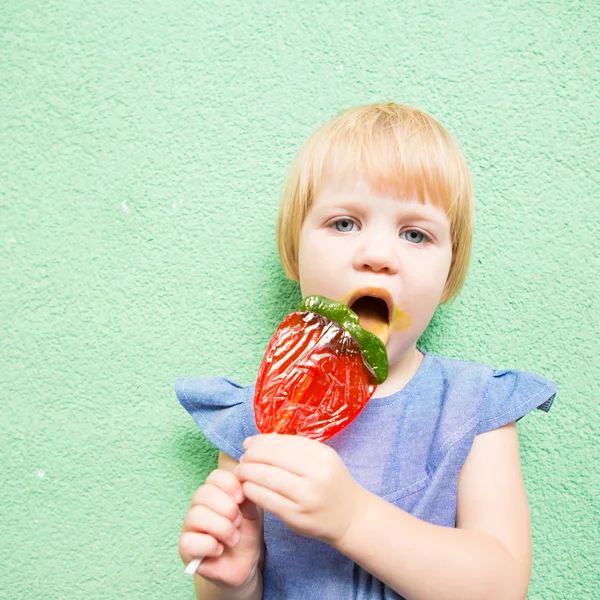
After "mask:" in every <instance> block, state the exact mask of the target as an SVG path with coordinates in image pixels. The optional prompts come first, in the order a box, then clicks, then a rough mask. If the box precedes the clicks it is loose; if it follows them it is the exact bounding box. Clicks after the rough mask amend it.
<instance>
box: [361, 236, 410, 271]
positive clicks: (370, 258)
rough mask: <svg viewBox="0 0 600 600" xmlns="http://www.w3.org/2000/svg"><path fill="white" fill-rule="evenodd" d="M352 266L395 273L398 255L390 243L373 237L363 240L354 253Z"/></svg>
mask: <svg viewBox="0 0 600 600" xmlns="http://www.w3.org/2000/svg"><path fill="white" fill-rule="evenodd" d="M353 263H354V268H355V269H357V270H359V271H374V272H376V273H386V274H388V275H396V274H397V273H398V271H399V269H400V264H399V257H398V256H397V254H396V252H395V250H394V249H393V248H392V247H391V245H389V244H387V243H386V242H384V241H381V240H379V241H378V240H374V239H373V238H371V239H369V240H365V241H364V243H363V244H362V245H361V246H360V247H359V248H358V249H357V251H356V253H355V254H354V260H353Z"/></svg>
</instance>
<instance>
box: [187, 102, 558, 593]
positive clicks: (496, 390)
mask: <svg viewBox="0 0 600 600" xmlns="http://www.w3.org/2000/svg"><path fill="white" fill-rule="evenodd" d="M472 229H473V193H472V188H471V181H470V176H469V171H468V168H467V166H466V164H465V161H464V158H463V156H462V154H461V152H460V150H459V148H458V147H457V145H456V143H455V142H454V140H453V139H452V137H451V136H450V134H449V133H448V132H447V131H446V129H444V127H442V125H440V124H439V123H438V122H437V121H436V120H435V119H434V118H432V117H431V116H430V115H428V114H426V113H424V112H422V111H420V110H417V109H414V108H411V107H407V106H402V105H398V104H393V103H384V104H376V105H369V106H360V107H357V108H355V109H353V110H350V111H347V112H345V113H343V114H341V115H340V116H338V117H337V118H336V119H334V120H333V121H331V122H330V123H328V124H326V125H325V126H323V127H322V128H321V129H319V130H317V131H316V132H315V133H314V134H313V135H312V136H311V137H310V138H309V139H308V140H307V141H306V143H305V144H304V145H303V147H302V148H301V150H300V152H299V153H298V156H297V157H296V159H295V161H294V163H293V165H292V167H291V169H290V172H289V176H288V181H287V185H286V187H285V190H284V193H283V198H282V203H281V209H280V214H279V220H278V225H277V244H278V249H279V254H280V257H281V261H282V264H283V268H284V270H285V272H286V274H287V275H288V276H289V277H290V278H292V279H294V280H297V281H299V282H300V287H301V291H302V295H303V296H307V295H312V294H320V295H322V296H325V297H327V298H330V299H332V300H337V301H338V302H344V303H348V304H350V307H351V308H353V309H354V308H355V310H356V312H357V314H358V315H359V318H361V319H362V318H363V317H364V315H363V314H362V311H363V310H370V311H371V313H373V312H379V313H380V314H382V315H383V316H382V317H381V318H382V319H383V321H384V322H383V326H382V327H381V328H380V332H379V333H378V335H379V336H380V337H381V338H382V340H383V341H384V343H385V345H386V349H387V353H388V358H389V365H390V369H389V376H388V379H387V380H386V381H385V382H384V383H383V384H381V385H380V386H379V387H378V388H377V390H376V392H375V395H374V396H373V398H372V399H371V400H370V401H369V402H368V403H367V405H366V407H365V408H364V409H363V411H362V412H361V413H360V414H359V416H358V417H357V418H356V419H355V420H354V421H353V422H352V423H351V424H350V425H349V426H348V427H347V428H346V429H344V430H342V431H341V432H340V433H338V434H337V435H335V436H334V437H333V438H331V439H330V440H329V441H327V442H325V443H320V442H317V441H314V440H311V439H308V438H304V437H301V436H288V435H257V434H258V431H257V429H256V425H255V422H254V412H253V391H254V386H253V385H249V386H246V387H243V386H240V385H238V384H237V383H234V382H232V381H230V380H228V379H222V378H219V379H215V378H202V379H197V378H195V379H178V380H177V382H176V393H177V397H178V398H179V400H180V401H181V403H182V404H183V406H184V407H185V408H186V409H187V410H188V411H189V413H190V414H191V415H192V417H193V418H194V419H195V421H196V422H197V423H198V425H199V426H200V427H201V429H202V431H203V432H204V434H205V435H206V437H207V438H208V439H209V440H210V441H211V442H212V443H213V444H214V445H216V446H217V447H218V448H219V450H220V454H219V468H218V469H217V470H215V471H213V472H212V473H210V475H209V476H208V478H207V480H206V483H205V484H204V485H203V486H201V487H200V488H199V489H198V490H197V492H196V493H195V495H194V497H193V499H192V504H191V507H190V509H189V511H188V513H187V515H186V516H185V519H184V524H183V530H182V533H181V538H180V543H179V551H180V555H181V558H182V559H183V561H184V562H185V563H186V564H187V563H189V562H190V561H191V560H192V559H194V558H203V560H202V562H201V564H200V566H199V568H198V569H197V572H196V575H195V576H194V581H195V589H196V594H197V596H198V598H202V599H204V600H208V599H212V598H235V599H241V598H265V599H268V600H271V599H274V598H285V599H286V600H296V599H305V598H306V599H311V600H312V599H320V600H350V599H365V600H366V599H370V598H378V599H380V598H384V599H391V598H395V599H398V598H406V599H409V600H445V599H448V600H450V599H452V600H455V599H456V598H461V599H462V600H467V599H469V598H472V599H477V600H480V599H482V598H485V599H486V600H494V599H498V600H518V599H523V598H525V596H526V593H527V587H528V584H529V578H530V570H531V536H530V522H529V512H528V506H527V498H526V495H525V489H524V485H523V480H522V476H521V467H520V461H519V445H518V441H517V430H516V426H515V422H516V421H518V420H519V419H520V418H521V417H523V416H524V415H525V414H527V413H528V412H530V411H531V410H533V409H535V408H540V409H542V410H544V411H546V412H547V411H548V410H549V409H550V406H551V405H552V402H553V400H554V396H555V392H556V386H555V384H554V383H552V382H550V381H548V380H546V379H543V378H542V377H540V376H538V375H534V374H531V373H524V372H520V371H514V370H502V371H499V370H495V369H493V368H491V367H489V366H486V365H483V364H478V363H472V362H467V361H462V360H455V359H449V358H444V357H441V356H438V355H435V354H430V353H428V352H425V351H423V350H422V349H421V348H420V347H419V346H418V344H417V342H418V340H419V337H420V336H421V334H422V333H423V331H424V330H425V328H426V327H427V325H428V323H429V321H430V320H431V318H432V316H433V314H434V311H435V309H436V307H437V306H438V305H439V304H443V303H445V302H447V301H448V300H450V299H452V298H453V297H455V296H456V295H457V294H458V293H459V291H460V289H461V287H462V285H463V282H464V279H465V276H466V273H467V267H468V263H469V257H470V250H471V238H472ZM361 298H362V300H361V302H358V303H356V302H355V301H356V300H358V299H361ZM365 306H366V307H367V308H366V309H365ZM369 307H370V308H369ZM382 307H383V309H382Z"/></svg>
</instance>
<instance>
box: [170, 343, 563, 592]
mask: <svg viewBox="0 0 600 600" xmlns="http://www.w3.org/2000/svg"><path fill="white" fill-rule="evenodd" d="M421 351H422V350H421ZM422 352H423V351H422ZM423 354H424V355H425V356H424V359H423V362H422V363H421V366H420V367H419V370H418V371H417V373H416V374H415V375H414V376H413V378H412V379H411V380H410V381H409V382H408V383H407V384H406V386H405V387H404V388H403V389H402V390H401V391H399V392H396V393H395V394H392V395H391V396H386V397H382V398H371V400H369V402H368V403H367V405H366V407H365V408H364V409H363V410H362V412H361V413H360V414H359V415H358V417H356V419H355V420H354V421H353V422H352V423H351V424H350V425H349V426H348V427H346V429H343V430H342V431H341V432H339V433H338V434H336V435H335V436H334V437H333V438H331V439H330V440H328V441H327V442H325V443H326V444H327V445H329V446H331V447H332V448H334V449H335V450H336V451H337V453H338V454H339V455H340V457H341V458H342V460H343V461H344V463H345V465H346V467H347V468H348V470H349V471H350V473H351V475H352V476H353V477H354V479H355V480H356V481H357V482H358V483H360V485H362V486H363V487H364V488H366V489H367V490H369V491H370V492H373V493H374V494H377V495H378V496H380V497H381V498H383V499H384V500H386V501H388V502H390V503H391V504H393V505H395V506H397V507H399V508H401V509H403V510H405V511H407V512H409V513H410V514H412V515H414V516H416V517H418V518H420V519H423V520H425V521H428V522H430V523H433V524H436V525H443V526H446V527H454V526H455V519H456V489H457V482H458V475H459V473H460V470H461V467H462V466H463V463H464V461H465V459H466V458H467V455H468V453H469V450H470V449H471V445H472V444H473V439H474V438H475V436H476V435H477V434H480V433H484V432H486V431H491V430H493V429H496V428H498V427H501V426H503V425H506V424H507V423H511V422H513V421H518V420H519V419H520V418H522V417H523V416H525V415H526V414H527V413H528V412H530V411H531V410H533V409H535V408H538V409H541V410H543V411H545V412H548V411H549V410H550V407H551V406H552V403H553V401H554V397H555V394H556V384H555V383H553V382H551V381H548V380H546V379H544V378H543V377H540V376H539V375H535V374H533V373H525V372H521V371H513V370H505V371H498V370H495V369H493V368H491V367H489V366H486V365H483V364H479V363H474V362H467V361H462V360H456V359H449V358H444V357H442V356H438V355H435V354H431V353H427V352H423ZM175 391H176V394H177V398H178V399H179V401H180V402H181V404H182V405H183V406H184V407H185V408H186V410H187V411H188V412H189V413H190V415H191V416H192V417H193V418H194V420H195V421H196V423H197V424H198V425H199V426H200V429H202V431H203V433H204V435H205V436H206V437H207V438H208V440H209V441H210V442H211V443H212V444H214V445H215V446H216V447H217V448H219V449H220V450H222V451H223V452H225V453H226V454H229V455H230V456H232V457H233V458H235V459H236V460H239V458H240V456H241V455H242V454H243V452H244V449H243V447H242V442H243V441H244V439H245V438H246V437H248V436H250V435H256V434H257V433H258V431H257V429H256V425H255V422H254V411H253V394H254V384H252V385H249V386H245V387H244V386H240V385H238V384H237V383H234V382H233V381H231V380H229V379H224V378H191V379H177V381H176V383H175ZM374 441H376V443H375V444H374V443H373V442H374ZM264 536H265V547H266V554H265V566H264V570H263V580H264V594H263V598H264V599H265V600H275V599H282V600H283V599H285V600H302V599H305V598H306V599H310V600H314V598H319V600H372V599H375V598H378V599H385V600H391V599H394V600H398V599H401V598H402V597H401V596H400V595H398V594H397V593H396V592H394V591H393V590H392V589H390V588H389V587H387V586H386V585H384V584H383V583H382V582H381V581H380V580H378V579H376V578H375V577H373V576H372V575H371V574H370V573H368V572H367V571H365V570H364V569H362V568H361V567H359V566H358V565H357V564H356V563H354V562H353V561H352V560H350V559H349V558H348V557H346V556H345V555H343V554H341V553H340V552H338V551H337V550H335V549H334V548H332V547H331V546H329V545H327V544H325V543H323V542H319V541H317V540H313V539H308V538H305V537H303V536H300V535H298V534H296V533H294V532H293V531H291V530H290V529H289V528H287V527H286V525H284V524H283V523H282V522H281V520H279V519H278V518H277V517H275V516H273V515H271V514H269V513H267V512H266V511H265V523H264Z"/></svg>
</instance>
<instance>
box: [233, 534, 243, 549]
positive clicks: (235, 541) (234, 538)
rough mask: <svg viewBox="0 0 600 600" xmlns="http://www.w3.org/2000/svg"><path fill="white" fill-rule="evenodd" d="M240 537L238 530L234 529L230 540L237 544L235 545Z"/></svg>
mask: <svg viewBox="0 0 600 600" xmlns="http://www.w3.org/2000/svg"><path fill="white" fill-rule="evenodd" d="M241 537H242V536H241V535H240V532H239V531H236V532H235V533H234V534H233V538H232V539H231V541H232V542H233V545H234V546H237V545H238V542H239V541H240V539H241Z"/></svg>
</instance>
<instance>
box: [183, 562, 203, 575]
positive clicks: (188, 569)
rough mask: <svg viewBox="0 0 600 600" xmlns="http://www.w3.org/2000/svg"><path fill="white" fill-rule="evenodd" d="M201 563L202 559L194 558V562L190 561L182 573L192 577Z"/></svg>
mask: <svg viewBox="0 0 600 600" xmlns="http://www.w3.org/2000/svg"><path fill="white" fill-rule="evenodd" d="M201 562H202V558H195V559H194V560H191V561H190V562H189V564H188V566H187V567H186V568H185V570H184V571H183V572H184V573H185V574H186V575H193V574H194V573H195V572H196V569H197V568H198V567H199V566H200V563H201Z"/></svg>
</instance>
